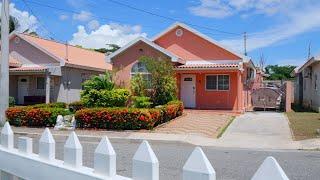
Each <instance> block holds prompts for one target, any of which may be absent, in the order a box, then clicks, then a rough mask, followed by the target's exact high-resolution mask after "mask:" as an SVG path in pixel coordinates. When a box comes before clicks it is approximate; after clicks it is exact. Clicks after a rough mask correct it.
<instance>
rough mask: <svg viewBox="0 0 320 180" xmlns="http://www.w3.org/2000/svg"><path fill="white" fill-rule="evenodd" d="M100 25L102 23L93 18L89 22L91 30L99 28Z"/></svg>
mask: <svg viewBox="0 0 320 180" xmlns="http://www.w3.org/2000/svg"><path fill="white" fill-rule="evenodd" d="M99 26H100V23H99V21H97V20H92V21H90V22H89V23H88V28H89V30H96V29H98V28H99Z"/></svg>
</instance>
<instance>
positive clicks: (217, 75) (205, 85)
mask: <svg viewBox="0 0 320 180" xmlns="http://www.w3.org/2000/svg"><path fill="white" fill-rule="evenodd" d="M207 76H216V77H217V81H216V83H217V84H216V86H217V89H207ZM219 76H228V82H229V84H228V87H229V88H228V89H227V90H222V89H219ZM204 87H205V90H206V91H230V74H206V75H205V83H204Z"/></svg>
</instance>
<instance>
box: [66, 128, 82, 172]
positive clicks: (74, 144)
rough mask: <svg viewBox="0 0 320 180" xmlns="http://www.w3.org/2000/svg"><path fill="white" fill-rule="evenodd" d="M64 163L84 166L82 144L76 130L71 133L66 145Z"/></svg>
mask: <svg viewBox="0 0 320 180" xmlns="http://www.w3.org/2000/svg"><path fill="white" fill-rule="evenodd" d="M64 163H65V164H66V165H69V166H73V167H79V166H82V146H81V144H80V141H79V139H78V136H77V134H76V133H75V132H74V131H73V132H71V133H70V135H69V137H68V139H67V141H66V144H65V145H64Z"/></svg>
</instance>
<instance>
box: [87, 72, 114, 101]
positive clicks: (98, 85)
mask: <svg viewBox="0 0 320 180" xmlns="http://www.w3.org/2000/svg"><path fill="white" fill-rule="evenodd" d="M82 85H83V89H84V90H83V91H82V94H84V95H85V94H87V93H89V91H90V90H92V89H95V90H98V91H99V90H112V89H113V88H114V86H115V84H114V82H113V81H112V75H111V73H108V72H107V73H105V74H104V75H98V76H92V77H91V78H90V79H89V80H87V81H85V82H84V83H82Z"/></svg>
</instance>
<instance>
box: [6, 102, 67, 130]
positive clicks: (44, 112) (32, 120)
mask: <svg viewBox="0 0 320 180" xmlns="http://www.w3.org/2000/svg"><path fill="white" fill-rule="evenodd" d="M69 114H71V112H70V111H69V110H66V109H64V108H48V107H47V108H37V107H32V106H26V107H11V108H8V109H7V111H6V116H7V119H8V121H9V122H10V124H11V125H14V126H28V127H45V126H49V127H52V126H54V125H55V124H56V119H57V116H58V115H62V116H65V115H69Z"/></svg>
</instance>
